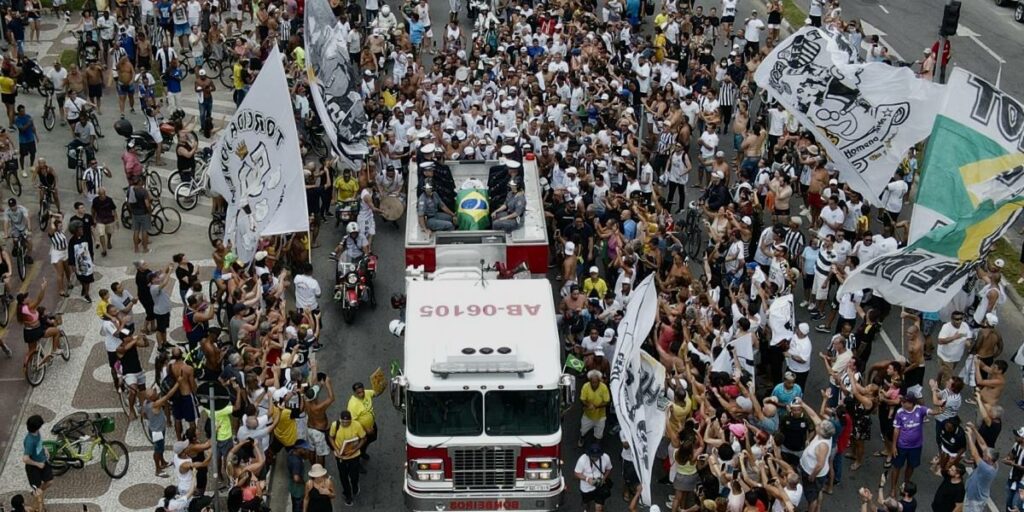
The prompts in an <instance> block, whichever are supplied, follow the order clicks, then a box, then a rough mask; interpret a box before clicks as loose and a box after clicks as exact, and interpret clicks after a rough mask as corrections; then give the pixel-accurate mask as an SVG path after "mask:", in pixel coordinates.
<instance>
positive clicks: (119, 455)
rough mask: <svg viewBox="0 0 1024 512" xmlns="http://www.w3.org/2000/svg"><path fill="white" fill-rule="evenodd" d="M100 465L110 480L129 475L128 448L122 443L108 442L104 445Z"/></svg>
mask: <svg viewBox="0 0 1024 512" xmlns="http://www.w3.org/2000/svg"><path fill="white" fill-rule="evenodd" d="M102 446H103V453H102V454H101V455H100V464H102V465H103V471H105V472H106V473H107V474H108V475H110V478H121V477H123V476H124V475H125V474H126V473H128V463H129V460H128V447H127V446H125V445H124V443H122V442H121V441H107V442H106V443H104V444H103V445H102Z"/></svg>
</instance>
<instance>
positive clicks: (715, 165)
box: [711, 151, 738, 186]
mask: <svg viewBox="0 0 1024 512" xmlns="http://www.w3.org/2000/svg"><path fill="white" fill-rule="evenodd" d="M715 171H719V172H721V173H722V176H725V185H726V186H729V184H730V183H731V182H732V176H731V174H730V173H729V162H726V161H725V151H718V152H716V153H715V158H714V160H712V161H711V172H715ZM737 181H738V180H737Z"/></svg>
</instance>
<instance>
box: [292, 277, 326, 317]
mask: <svg viewBox="0 0 1024 512" xmlns="http://www.w3.org/2000/svg"><path fill="white" fill-rule="evenodd" d="M293 282H294V283H295V307H297V308H304V309H318V307H319V306H317V301H316V299H317V297H319V296H320V283H319V282H317V280H316V278H314V277H313V276H307V275H305V274H299V275H297V276H295V279H294V281H293Z"/></svg>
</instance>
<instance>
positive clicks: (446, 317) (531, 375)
mask: <svg viewBox="0 0 1024 512" xmlns="http://www.w3.org/2000/svg"><path fill="white" fill-rule="evenodd" d="M406 291H407V296H408V303H407V308H406V332H405V361H404V362H403V368H404V371H405V374H406V375H407V376H408V378H409V385H410V389H412V390H416V391H422V390H424V389H425V387H426V386H430V388H431V389H438V390H450V389H453V388H454V389H463V386H470V388H473V389H479V387H480V386H487V388H488V389H495V388H497V387H498V386H506V388H512V387H514V388H518V389H522V388H537V387H542V388H547V389H551V388H554V387H557V385H558V377H559V375H560V370H561V367H560V361H559V339H558V330H557V327H556V325H555V310H554V303H553V302H552V292H551V285H550V284H549V283H548V282H547V280H544V279H529V280H518V279H513V280H487V281H486V282H483V281H481V280H476V279H465V280H437V281H409V282H408V288H407V290H406Z"/></svg>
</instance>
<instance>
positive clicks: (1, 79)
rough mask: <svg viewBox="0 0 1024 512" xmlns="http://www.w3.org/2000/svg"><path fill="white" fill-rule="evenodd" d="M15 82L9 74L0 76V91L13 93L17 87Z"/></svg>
mask: <svg viewBox="0 0 1024 512" xmlns="http://www.w3.org/2000/svg"><path fill="white" fill-rule="evenodd" d="M17 86H18V84H17V82H15V81H14V79H13V78H11V77H9V76H0V93H3V94H14V89H15V87H17Z"/></svg>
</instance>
